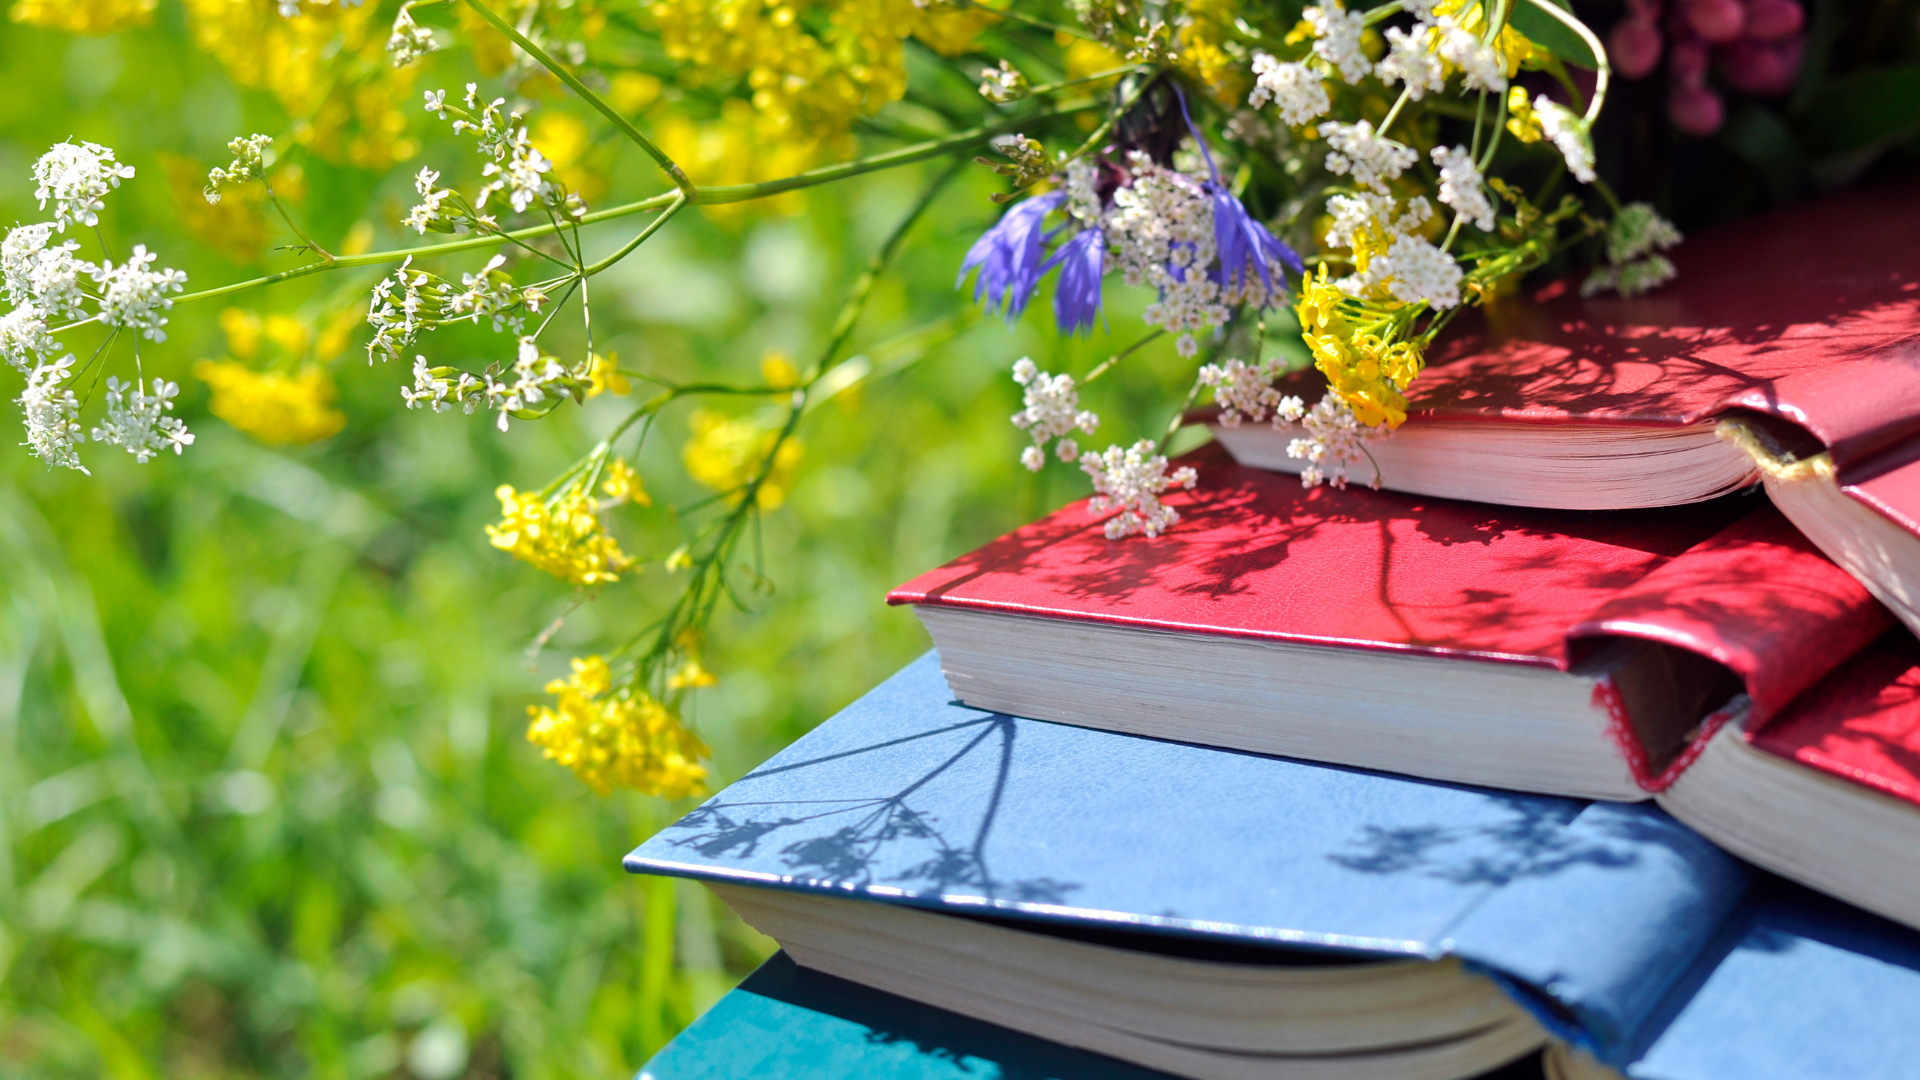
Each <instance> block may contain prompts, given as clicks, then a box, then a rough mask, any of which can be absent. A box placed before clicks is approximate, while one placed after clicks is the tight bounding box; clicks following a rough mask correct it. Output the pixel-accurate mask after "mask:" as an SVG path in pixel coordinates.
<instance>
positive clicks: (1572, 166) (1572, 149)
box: [1533, 94, 1594, 184]
mask: <svg viewBox="0 0 1920 1080" xmlns="http://www.w3.org/2000/svg"><path fill="white" fill-rule="evenodd" d="M1533 115H1534V118H1535V119H1537V120H1538V121H1540V130H1541V131H1543V132H1545V133H1546V136H1547V138H1549V139H1552V140H1553V145H1554V146H1556V147H1558V148H1559V150H1560V156H1561V157H1563V158H1566V159H1567V171H1568V172H1570V173H1572V174H1573V178H1574V179H1575V180H1578V181H1580V182H1581V183H1583V184H1591V183H1593V178H1594V171H1593V138H1592V136H1591V135H1590V134H1589V133H1588V132H1587V123H1586V121H1585V120H1582V119H1581V118H1580V117H1578V116H1575V115H1574V112H1573V110H1572V109H1569V108H1567V107H1566V106H1565V105H1562V104H1560V103H1559V102H1557V101H1555V100H1553V99H1552V98H1550V97H1548V96H1546V95H1545V94H1541V95H1540V96H1539V97H1537V98H1535V99H1534V100H1533Z"/></svg>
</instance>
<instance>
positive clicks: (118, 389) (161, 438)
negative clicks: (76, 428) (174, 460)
mask: <svg viewBox="0 0 1920 1080" xmlns="http://www.w3.org/2000/svg"><path fill="white" fill-rule="evenodd" d="M179 393H180V387H179V385H178V384H176V383H170V382H167V381H166V380H164V379H155V380H153V392H152V393H151V394H149V393H147V392H146V391H144V390H142V389H141V388H140V383H139V381H138V380H135V381H133V382H131V383H123V382H121V381H120V380H119V379H116V378H114V377H113V376H111V375H109V376H107V418H106V421H105V422H104V424H103V425H102V426H100V427H96V428H94V429H93V441H94V442H97V443H106V444H107V445H109V446H119V447H124V448H125V449H126V451H127V453H129V454H132V455H133V458H134V460H135V461H138V462H139V463H140V464H142V465H145V464H146V463H147V460H148V459H149V458H153V457H157V456H159V454H160V452H161V451H162V450H166V449H168V448H172V450H173V452H174V454H175V455H178V454H179V453H180V452H181V451H183V450H185V449H186V448H187V447H189V446H192V445H193V435H192V434H190V433H189V432H188V431H187V425H186V423H185V422H184V421H182V420H181V419H180V418H179V417H177V416H169V415H167V414H168V412H169V411H170V410H172V408H173V399H174V397H175V396H176V395H178V394H179Z"/></svg>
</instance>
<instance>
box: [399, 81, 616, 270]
mask: <svg viewBox="0 0 1920 1080" xmlns="http://www.w3.org/2000/svg"><path fill="white" fill-rule="evenodd" d="M465 102H466V108H464V109H463V108H461V107H460V106H458V105H448V104H447V92H446V91H445V90H429V91H426V109H427V111H428V112H430V113H433V114H435V115H436V116H438V117H440V118H441V119H442V120H444V119H446V118H447V115H448V114H449V113H452V114H455V117H454V121H453V130H454V131H456V132H461V131H471V132H473V134H474V136H475V138H476V139H477V140H478V144H479V145H478V150H479V152H480V156H481V157H484V158H486V159H488V160H487V163H486V164H485V165H483V166H481V169H480V175H481V176H483V177H488V178H489V179H488V180H487V182H486V183H484V184H482V185H481V186H480V191H479V194H477V195H476V196H475V197H474V200H473V203H472V205H471V206H469V205H468V204H467V203H466V201H465V200H464V199H462V198H460V196H459V195H458V194H456V193H455V192H453V191H449V190H445V189H440V188H436V187H435V186H434V185H436V184H437V183H438V182H439V180H440V174H439V173H437V172H434V171H433V170H431V169H421V170H420V173H419V175H418V176H416V177H415V178H414V188H415V190H416V191H418V192H419V193H420V195H421V198H422V199H424V200H425V201H424V202H422V203H421V204H420V205H418V206H415V207H414V208H413V209H412V210H411V211H410V212H409V213H408V214H407V216H406V217H405V218H404V219H402V224H404V225H406V226H407V227H409V228H411V229H414V230H416V231H419V232H422V233H424V232H425V231H426V230H427V229H429V228H432V229H435V230H436V231H441V232H456V233H458V232H465V231H467V230H468V229H469V228H473V229H479V230H482V231H486V232H493V231H497V230H498V229H499V228H500V223H499V220H498V219H497V218H496V217H495V216H494V215H492V214H483V213H481V212H480V211H481V210H482V209H484V208H485V207H486V205H487V200H488V199H490V198H492V197H493V196H494V195H496V194H501V193H504V194H505V196H506V200H507V203H508V204H509V205H511V206H512V207H513V209H514V212H516V213H525V212H526V211H527V210H528V209H530V208H532V207H533V206H535V205H536V204H538V205H543V206H549V207H555V208H560V209H562V211H563V212H564V213H565V214H566V215H567V216H569V217H574V218H578V217H580V216H582V215H584V214H585V213H586V211H587V207H586V204H585V203H584V202H582V201H581V200H580V197H579V196H577V195H569V194H567V192H566V189H565V188H563V187H562V186H561V185H559V184H557V183H555V182H553V181H552V180H549V179H548V178H547V176H548V174H549V173H551V172H552V171H553V163H552V162H551V161H548V160H547V159H546V157H545V156H544V155H542V154H541V153H540V150H539V148H537V147H535V146H534V145H533V139H532V137H531V136H529V135H528V134H527V128H526V125H525V124H522V123H521V122H520V121H521V117H520V114H519V113H517V112H516V113H504V112H502V111H501V108H500V107H501V106H502V105H505V104H506V102H507V99H506V98H495V99H493V100H492V101H489V102H485V103H483V102H481V100H480V87H479V85H478V84H477V83H468V84H467V96H466V98H465ZM448 202H451V203H452V209H451V211H449V210H448V209H447V208H446V206H445V205H444V204H446V203H448Z"/></svg>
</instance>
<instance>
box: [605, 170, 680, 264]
mask: <svg viewBox="0 0 1920 1080" xmlns="http://www.w3.org/2000/svg"><path fill="white" fill-rule="evenodd" d="M673 195H674V197H673V201H672V202H670V203H668V204H667V208H666V209H665V210H662V211H660V214H659V216H657V217H655V218H654V219H653V220H652V221H649V222H647V227H646V228H644V229H641V230H640V234H639V235H638V236H635V237H634V238H633V239H631V240H629V241H627V243H626V244H625V245H624V246H623V247H621V249H620V250H619V251H616V252H614V253H613V254H611V255H609V256H607V257H606V258H604V259H601V260H600V261H599V262H597V263H594V264H593V265H592V266H589V267H586V268H585V269H584V270H582V271H581V275H582V276H583V277H592V276H594V275H595V274H598V273H600V272H602V271H604V270H605V269H607V268H608V267H609V266H612V265H613V264H614V263H617V262H619V261H620V260H621V259H624V258H626V257H627V256H628V255H631V254H633V249H634V248H637V247H639V246H640V245H641V244H644V243H646V242H647V238H648V237H650V236H652V235H653V234H654V233H656V232H659V231H660V226H662V225H665V224H666V223H667V222H668V221H669V220H671V219H672V217H673V215H675V214H677V213H679V212H680V208H681V207H683V206H685V205H687V200H686V197H685V194H684V193H683V192H678V191H676V192H674V193H673Z"/></svg>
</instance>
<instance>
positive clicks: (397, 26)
mask: <svg viewBox="0 0 1920 1080" xmlns="http://www.w3.org/2000/svg"><path fill="white" fill-rule="evenodd" d="M412 9H413V5H412V4H401V5H400V12H399V14H397V15H395V16H394V17H393V33H392V34H391V35H389V36H388V38H387V55H388V56H389V57H391V58H392V60H393V66H394V67H397V68H403V67H406V66H407V65H409V64H413V63H416V62H417V61H419V60H420V58H421V57H423V56H426V55H427V54H428V53H430V52H433V51H434V50H436V49H438V48H439V47H440V43H439V42H437V41H435V40H433V31H431V30H429V29H427V28H426V27H424V26H421V25H420V24H419V23H417V22H414V21H413V10H412Z"/></svg>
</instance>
